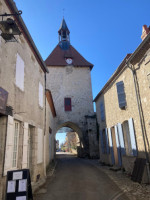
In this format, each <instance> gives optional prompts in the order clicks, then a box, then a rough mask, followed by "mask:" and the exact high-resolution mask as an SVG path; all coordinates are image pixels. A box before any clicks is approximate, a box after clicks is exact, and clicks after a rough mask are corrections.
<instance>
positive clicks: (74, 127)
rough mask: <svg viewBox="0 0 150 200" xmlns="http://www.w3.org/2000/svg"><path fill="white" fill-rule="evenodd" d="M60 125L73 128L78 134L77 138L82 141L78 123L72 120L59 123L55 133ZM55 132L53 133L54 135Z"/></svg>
mask: <svg viewBox="0 0 150 200" xmlns="http://www.w3.org/2000/svg"><path fill="white" fill-rule="evenodd" d="M62 127H68V128H71V129H72V130H74V132H76V133H77V134H78V136H79V139H80V141H82V138H83V137H82V131H81V129H80V128H79V126H78V125H76V124H75V123H73V122H69V121H68V122H65V123H63V124H61V125H59V126H58V127H57V129H56V133H57V131H58V130H59V129H60V128H62ZM56 133H55V135H56Z"/></svg>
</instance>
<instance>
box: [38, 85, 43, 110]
mask: <svg viewBox="0 0 150 200" xmlns="http://www.w3.org/2000/svg"><path fill="white" fill-rule="evenodd" d="M39 105H40V106H41V107H42V108H43V86H42V84H41V83H39Z"/></svg>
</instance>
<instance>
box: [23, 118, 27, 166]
mask: <svg viewBox="0 0 150 200" xmlns="http://www.w3.org/2000/svg"><path fill="white" fill-rule="evenodd" d="M28 131H29V130H28V123H26V122H25V123H24V136H23V158H22V168H27V167H28V139H29V138H28Z"/></svg>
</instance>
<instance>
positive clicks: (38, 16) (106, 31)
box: [15, 0, 150, 98]
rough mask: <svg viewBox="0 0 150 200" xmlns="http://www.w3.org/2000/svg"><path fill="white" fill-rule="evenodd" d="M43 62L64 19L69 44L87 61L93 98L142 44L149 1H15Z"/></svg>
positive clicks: (147, 17)
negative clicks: (89, 65) (90, 67)
mask: <svg viewBox="0 0 150 200" xmlns="http://www.w3.org/2000/svg"><path fill="white" fill-rule="evenodd" d="M15 2H16V5H17V7H18V9H20V10H22V11H23V14H22V17H23V19H24V21H25V23H26V26H27V28H28V29H29V31H30V34H31V36H32V38H33V40H34V42H35V44H36V46H37V48H38V49H39V51H40V53H41V55H42V57H43V59H44V60H45V59H46V58H47V57H48V55H49V54H50V53H51V52H52V50H53V49H54V48H55V46H56V45H57V44H58V29H59V27H60V24H61V21H62V18H63V9H65V11H64V18H65V20H66V23H67V25H68V28H69V30H70V39H71V44H72V45H73V46H74V47H75V48H76V49H77V50H78V51H79V53H81V55H83V56H84V57H85V58H86V59H87V60H88V61H89V62H91V63H93V64H94V68H93V70H92V72H91V77H92V88H93V98H94V97H95V96H96V95H97V94H98V92H99V91H100V90H101V89H102V87H103V86H104V85H105V83H106V82H107V80H108V79H109V78H110V76H111V75H112V74H113V72H114V71H115V69H116V68H117V67H118V66H119V64H120V63H121V61H122V60H123V59H124V57H125V56H126V54H127V53H132V52H134V51H135V49H136V48H137V47H138V45H139V44H140V43H141V41H142V40H141V34H142V26H143V25H144V24H146V25H148V26H149V25H150V11H149V8H150V0H32V1H31V0H15Z"/></svg>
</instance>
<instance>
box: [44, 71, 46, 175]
mask: <svg viewBox="0 0 150 200" xmlns="http://www.w3.org/2000/svg"><path fill="white" fill-rule="evenodd" d="M44 80H45V88H44V95H45V116H44V147H43V148H44V175H45V176H46V152H45V151H46V149H45V145H46V139H45V137H46V73H45V74H44Z"/></svg>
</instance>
